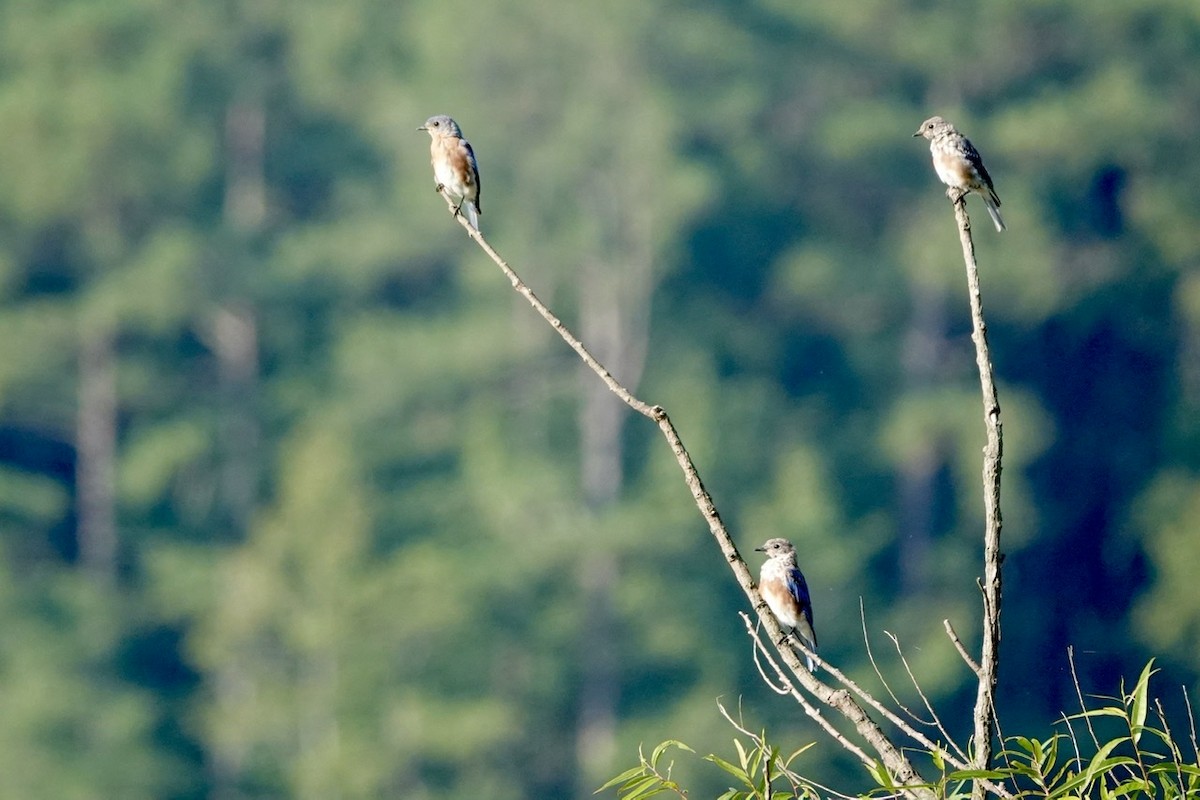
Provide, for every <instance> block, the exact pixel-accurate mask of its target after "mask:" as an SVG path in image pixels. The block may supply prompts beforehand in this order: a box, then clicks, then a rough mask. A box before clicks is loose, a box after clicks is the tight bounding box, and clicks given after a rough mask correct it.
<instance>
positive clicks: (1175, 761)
mask: <svg viewBox="0 0 1200 800" xmlns="http://www.w3.org/2000/svg"><path fill="white" fill-rule="evenodd" d="M1153 664H1154V662H1153V661H1151V662H1149V663H1147V664H1146V666H1145V668H1144V669H1143V670H1142V673H1141V675H1140V676H1139V677H1138V680H1137V683H1136V684H1135V685H1134V686H1133V688H1132V689H1131V690H1130V691H1128V692H1125V691H1124V689H1122V693H1121V696H1120V697H1113V698H1102V699H1108V700H1110V701H1111V704H1110V705H1104V706H1101V707H1099V708H1092V709H1086V710H1084V711H1082V712H1080V713H1078V714H1073V715H1070V716H1064V718H1063V722H1062V723H1061V724H1062V725H1063V727H1065V728H1066V729H1067V731H1066V732H1065V733H1056V734H1053V735H1052V736H1050V737H1049V738H1047V739H1035V738H1028V737H1025V736H1010V737H1007V738H1006V739H1005V747H1004V749H1003V750H1002V751H1001V752H1000V753H999V754H998V755H997V756H996V759H995V761H996V763H995V765H994V766H993V768H992V769H986V770H974V769H967V770H959V769H955V770H949V769H947V763H946V760H945V758H944V757H943V754H942V752H941V751H940V750H932V751H928V752H926V753H925V755H926V756H927V757H928V758H929V760H930V762H931V763H932V765H933V767H934V768H935V769H936V770H937V772H938V773H939V777H938V779H937V781H936V782H934V783H932V784H929V785H927V786H925V787H923V788H928V789H931V790H933V792H934V795H935V796H936V797H938V798H945V800H960V799H961V798H966V797H970V796H971V794H972V788H973V786H974V784H975V783H976V782H977V781H981V780H982V781H988V782H991V784H992V785H995V786H1001V787H1003V788H1004V789H1005V790H1006V791H1007V792H1009V793H1010V794H1011V796H1013V797H1029V798H1047V800H1060V799H1061V800H1080V799H1081V798H1084V797H1101V798H1121V797H1163V798H1184V797H1192V796H1194V795H1195V794H1196V793H1197V792H1198V791H1200V752H1198V751H1197V750H1196V749H1195V721H1194V720H1193V719H1192V718H1191V717H1190V716H1189V719H1188V726H1189V727H1188V730H1189V731H1190V732H1191V736H1192V741H1191V743H1190V747H1191V752H1192V755H1191V757H1189V756H1186V755H1185V754H1184V748H1185V747H1188V746H1189V745H1188V744H1186V743H1184V742H1180V741H1179V740H1178V739H1176V738H1175V735H1174V734H1173V733H1172V731H1171V729H1170V727H1169V726H1168V723H1167V719H1166V715H1165V713H1164V712H1163V709H1162V704H1161V702H1160V701H1158V700H1156V699H1155V698H1153V697H1152V696H1151V695H1150V677H1151V676H1152V675H1153V674H1154V672H1155V670H1153V669H1152V667H1153ZM1152 707H1153V708H1154V710H1155V713H1156V715H1157V718H1158V723H1157V725H1154V724H1147V718H1148V715H1149V714H1150V710H1151V708H1152ZM1105 719H1113V720H1117V721H1118V722H1119V723H1120V725H1121V727H1122V728H1123V729H1124V730H1123V732H1118V733H1117V734H1116V735H1113V738H1110V739H1105V740H1103V741H1102V740H1101V738H1098V735H1097V731H1096V723H1098V722H1100V721H1102V720H1105ZM1001 722H1002V721H1001ZM1080 723H1082V724H1080ZM739 732H740V733H741V734H742V736H741V737H740V738H736V739H734V746H735V748H736V750H737V756H738V760H737V763H731V762H729V761H726V760H725V759H723V758H721V757H720V756H716V755H708V756H705V757H704V760H706V761H711V762H712V763H714V764H716V765H717V766H718V767H720V768H721V769H722V770H724V771H725V772H726V773H728V774H729V775H731V776H733V777H734V779H735V780H736V781H737V782H738V784H739V786H740V787H744V788H738V789H730V790H729V791H728V792H726V793H725V794H723V795H721V800H774V799H775V798H806V797H814V798H815V797H819V796H820V795H819V793H818V791H817V787H815V786H812V785H811V784H809V783H808V781H807V780H806V779H805V778H804V777H802V776H800V775H798V774H796V773H794V772H793V771H791V770H790V769H789V766H790V764H791V763H792V761H793V760H794V759H795V758H796V757H797V756H798V755H800V753H803V752H804V751H806V750H807V749H808V747H810V746H811V745H809V746H805V747H802V748H801V749H800V750H797V751H796V752H794V753H792V754H791V755H790V756H788V757H787V758H781V757H780V751H779V749H778V748H777V747H772V746H769V745H768V743H767V734H766V732H765V731H763V732H762V733H760V734H758V735H753V734H749V733H747V732H746V731H745V730H743V729H740V728H739ZM1101 735H1107V734H1101ZM671 748H674V749H678V750H681V751H685V752H688V753H692V752H694V751H693V750H692V748H690V747H688V746H687V745H686V744H683V743H682V742H679V741H676V740H673V739H672V740H668V741H665V742H663V743H662V744H660V745H659V746H658V747H656V748H654V751H653V752H652V753H651V755H650V757H649V758H646V757H645V755H644V754H643V753H642V751H641V749H640V748H639V750H638V761H639V764H638V766H636V767H632V768H630V769H628V770H626V771H625V772H622V773H621V774H620V775H618V776H616V777H615V778H613V779H612V780H610V781H609V782H608V783H606V784H604V785H603V786H601V787H600V788H599V789H598V790H597V791H596V793H597V794H599V793H600V792H603V791H606V790H608V789H614V788H615V789H616V790H617V796H618V797H620V798H621V800H632V799H633V798H642V797H652V796H654V795H655V794H660V793H665V792H673V793H674V794H676V795H677V796H679V797H687V796H688V790H687V789H685V788H684V787H682V786H680V785H679V784H678V783H677V782H675V781H674V780H672V779H671V767H672V766H673V765H670V764H669V765H667V766H666V767H665V768H660V766H659V761H660V759H661V757H662V755H663V753H665V752H666V751H667V750H668V749H671ZM963 749H964V750H965V748H963ZM868 772H869V773H870V774H871V777H872V778H873V780H874V781H875V783H876V784H878V786H879V788H878V789H877V790H875V791H872V792H867V793H865V794H862V795H860V796H862V797H892V796H895V795H896V793H897V791H898V790H899V789H901V788H917V787H899V786H898V785H897V784H896V783H895V781H894V780H893V778H892V776H891V774H890V773H889V772H888V771H887V769H886V768H884V766H883V765H882V764H881V763H879V762H875V763H874V764H873V765H872V766H871V767H870V768H868ZM773 779H782V781H781V782H784V783H786V784H787V785H788V790H786V791H774V790H773V789H772V780H773Z"/></svg>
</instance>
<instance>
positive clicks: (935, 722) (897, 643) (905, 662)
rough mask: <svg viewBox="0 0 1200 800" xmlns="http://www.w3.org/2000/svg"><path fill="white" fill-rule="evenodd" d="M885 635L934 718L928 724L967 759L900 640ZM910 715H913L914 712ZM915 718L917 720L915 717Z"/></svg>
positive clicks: (891, 635)
mask: <svg viewBox="0 0 1200 800" xmlns="http://www.w3.org/2000/svg"><path fill="white" fill-rule="evenodd" d="M884 633H885V634H886V635H887V637H888V638H889V639H891V640H892V644H893V645H895V646H896V655H898V656H900V663H901V664H903V665H904V671H905V672H906V673H908V679H909V681H911V682H912V685H913V688H914V689H916V690H917V695H918V696H919V697H920V698H921V702H922V703H924V704H925V710H926V711H928V712H929V716H930V717H932V718H933V722H931V723H926V724H929V725H934V726H936V727H937V729H938V731H939V732H940V733H941V734H942V736H944V737H945V738H946V741H947V742H948V743H949V744H950V746H951V747H953V748H954V749H955V750H956V751H957V752H958V754H959V756H961V757H963V758H966V753H964V752H963V751H962V748H961V747H959V746H958V743H957V742H955V741H954V737H952V736H951V735H950V732H949V731H947V730H946V728H945V726H944V725H942V718H941V717H939V716H938V713H937V711H935V710H934V708H933V703H931V702H929V698H928V697H926V696H925V692H924V690H922V689H921V684H920V683H918V682H917V676H916V675H914V674H913V671H912V667H911V666H910V665H909V663H908V658H906V657H905V655H904V651H903V650H901V649H900V640H899V639H897V638H896V636H895V635H894V634H892V633H890V632H888V631H884ZM909 713H910V714H911V713H912V712H909ZM913 718H914V719H916V717H915V715H914V717H913ZM943 749H944V748H943Z"/></svg>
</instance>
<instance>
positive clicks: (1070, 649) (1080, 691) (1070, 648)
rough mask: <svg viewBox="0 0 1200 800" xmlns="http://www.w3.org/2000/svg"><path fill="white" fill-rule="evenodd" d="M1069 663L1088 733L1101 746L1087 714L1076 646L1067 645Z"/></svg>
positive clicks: (1096, 744) (1093, 742) (1097, 745)
mask: <svg viewBox="0 0 1200 800" xmlns="http://www.w3.org/2000/svg"><path fill="white" fill-rule="evenodd" d="M1067 663H1069V664H1070V665H1071V683H1073V684H1075V696H1076V697H1078V698H1079V710H1080V711H1082V712H1084V716H1083V721H1084V724H1086V725H1087V729H1088V733H1089V734H1091V737H1092V744H1094V745H1095V746H1096V748H1097V749H1099V748H1100V739H1099V737H1097V736H1096V729H1095V728H1093V727H1092V718H1091V717H1089V716H1087V710H1088V708H1087V703H1085V702H1084V699H1083V687H1081V686H1080V685H1079V673H1077V672H1076V671H1075V646H1074V645H1068V646H1067Z"/></svg>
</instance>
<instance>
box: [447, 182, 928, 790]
mask: <svg viewBox="0 0 1200 800" xmlns="http://www.w3.org/2000/svg"><path fill="white" fill-rule="evenodd" d="M441 195H442V198H443V199H444V200H445V201H446V203H447V205H448V206H449V208H450V212H451V214H453V215H454V216H455V217H456V219H457V220H458V223H459V224H460V225H462V226H463V229H464V230H466V231H467V234H468V235H469V236H470V237H471V238H472V239H474V240H475V242H476V243H477V244H478V245H479V246H480V247H481V248H482V249H483V251H484V252H485V253H487V254H488V256H489V257H490V258H491V259H492V261H494V262H495V263H496V266H498V267H499V268H500V269H501V271H502V272H503V273H504V275H505V277H507V278H508V280H509V282H510V283H511V284H512V287H513V289H515V290H516V291H517V293H518V294H520V295H521V296H522V297H524V298H525V300H526V301H528V303H529V304H530V305H531V306H533V309H534V310H535V311H537V313H538V314H539V315H540V316H541V317H542V318H543V319H544V320H546V322H547V323H548V324H549V325H550V326H551V327H552V328H554V330H555V331H557V333H558V335H559V336H560V337H562V339H563V341H565V342H566V343H567V345H568V346H569V347H570V348H571V349H572V350H574V351H575V353H576V354H577V355H578V356H579V358H580V359H582V360H583V362H584V363H585V364H586V365H587V366H588V367H589V368H590V369H591V370H592V371H593V372H595V373H596V375H597V376H599V378H600V379H601V380H602V381H604V384H605V385H606V386H607V387H608V388H609V390H611V391H612V393H613V394H615V395H616V396H617V397H618V398H620V400H621V401H622V402H623V403H625V404H626V405H627V406H629V407H630V408H631V409H633V410H634V411H636V412H637V413H639V414H641V415H642V416H645V417H648V418H649V419H651V420H653V421H654V422H655V423H656V424H657V425H658V428H659V430H660V431H661V432H662V434H663V436H664V437H665V438H666V440H667V444H668V446H669V447H670V448H671V452H672V453H673V454H674V455H675V460H676V462H677V463H678V464H679V468H680V469H681V470H682V471H683V479H684V483H685V484H687V487H688V490H689V491H690V492H691V493H692V499H693V500H694V501H695V503H696V507H697V508H698V509H699V510H700V514H701V516H703V517H704V520H705V522H706V523H707V524H708V529H709V532H710V533H711V534H712V536H713V538H714V539H716V541H717V545H718V547H720V549H721V553H722V554H723V555H724V557H725V560H726V562H727V563H728V564H729V568H730V569H731V570H732V571H733V575H734V578H735V579H736V580H737V582H738V584H739V585H740V586H741V587H742V591H743V592H745V594H746V597H747V599H749V601H750V605H751V607H752V608H754V610H755V612H756V613H757V614H758V615H759V619H760V620H762V622H763V625H764V626H765V627H766V630H767V633H768V635H769V636H770V637H771V640H772V641H774V642H779V641H782V640H783V638H784V637H783V631H782V630H781V629H780V627H779V623H778V622H777V621H776V619H775V617H774V615H772V614H771V613H770V612H769V611H767V605H766V603H765V602H763V599H762V596H761V595H760V594H759V592H758V587H757V586H756V585H755V583H754V579H753V578H752V577H751V574H750V570H749V568H748V567H747V566H746V562H745V561H743V560H742V556H741V554H740V553H739V552H738V549H737V546H736V545H735V544H734V543H733V538H732V537H731V536H730V535H729V531H728V530H727V529H726V527H725V523H724V522H723V521H722V520H721V515H720V514H719V513H718V512H717V508H716V505H715V504H714V503H713V500H712V497H711V496H710V495H709V493H708V490H707V489H705V488H704V483H703V481H701V479H700V474H699V472H698V471H697V469H696V465H695V464H694V463H693V462H692V457H691V455H690V454H689V453H688V451H687V448H685V447H684V446H683V441H682V440H681V439H680V437H679V433H678V431H676V430H675V426H674V425H673V424H672V423H671V419H670V417H668V416H667V412H666V411H665V410H664V409H663V408H662V407H660V406H652V405H650V404H648V403H645V402H643V401H642V400H639V399H638V398H636V397H634V396H633V394H632V393H630V392H629V390H628V389H626V388H625V387H624V386H622V385H621V383H620V382H618V381H617V379H616V378H614V377H613V376H612V374H611V373H610V372H609V371H608V370H607V369H605V367H604V365H603V364H601V363H600V362H599V361H598V360H597V359H596V358H595V357H594V356H593V355H592V354H591V353H590V352H588V350H587V348H586V347H584V345H583V343H582V342H581V341H579V339H578V338H577V337H576V336H575V335H574V334H573V333H572V332H571V331H570V329H568V328H567V326H566V325H564V324H563V323H562V321H561V320H560V319H559V318H558V317H556V316H555V315H554V313H553V312H551V311H550V309H549V308H548V307H547V306H546V304H545V303H543V302H542V301H541V300H540V299H538V297H537V295H535V294H534V293H533V291H532V290H531V289H530V288H529V287H528V286H526V285H525V283H524V281H522V280H521V278H520V277H519V276H518V275H517V273H516V272H515V271H514V270H513V269H512V267H510V266H509V265H508V263H507V262H505V261H504V259H503V258H501V257H500V255H499V254H498V253H497V252H496V251H495V250H494V249H493V248H492V246H491V245H490V244H488V242H487V240H486V239H484V238H483V234H481V233H480V232H479V231H478V230H476V229H475V228H473V227H472V226H471V224H470V223H469V222H468V221H467V219H466V218H465V217H463V216H461V215H460V214H458V212H457V211H456V209H455V204H454V201H453V200H451V198H450V196H449V194H448V193H447V192H446V190H445V189H442V190H441ZM779 652H780V655H781V657H782V658H783V662H784V663H785V664H787V666H788V669H790V670H791V671H792V673H793V674H794V675H795V676H796V677H797V679H798V680H799V681H800V682H801V683H802V684H803V685H804V688H805V689H807V690H808V691H809V692H811V693H812V694H813V696H814V697H816V698H817V699H818V700H820V701H821V702H822V703H824V704H825V705H827V706H829V707H830V708H832V709H834V710H836V711H837V712H838V713H839V714H841V715H842V716H843V717H845V718H846V719H847V720H848V721H849V722H850V723H851V724H852V725H854V727H855V729H856V730H857V732H858V735H859V736H861V737H862V738H863V740H864V741H866V742H867V743H868V744H869V745H870V746H871V748H872V749H873V750H875V752H876V753H878V754H879V760H880V762H881V763H882V764H883V766H884V767H885V768H886V769H887V770H888V772H889V773H890V774H891V775H892V776H893V780H894V781H895V782H896V784H897V785H898V786H900V787H902V789H903V790H904V792H905V793H906V794H907V795H909V796H911V797H914V798H922V800H924V798H932V797H933V792H932V791H931V790H930V789H929V788H927V786H928V785H927V783H926V781H925V780H924V779H923V778H922V777H921V775H920V774H919V773H918V772H917V770H916V769H915V768H914V767H913V766H912V764H911V763H910V762H909V760H908V758H907V756H905V754H904V753H903V751H901V749H900V748H898V747H897V746H896V745H895V744H893V743H892V742H891V740H889V739H888V738H887V736H886V735H885V734H884V732H883V730H882V729H881V728H880V727H879V725H878V723H876V722H875V721H874V720H873V719H871V718H870V716H868V715H867V713H866V712H865V711H864V710H863V709H862V707H861V706H859V705H858V704H857V703H855V702H854V700H853V699H852V698H851V696H850V693H849V692H847V691H845V690H836V689H834V688H832V687H830V686H827V685H825V684H823V683H821V682H820V681H818V680H817V679H816V678H815V677H813V675H812V673H810V672H809V671H808V670H807V669H805V668H804V666H803V665H802V664H801V663H800V661H799V659H798V658H797V655H796V653H795V652H794V651H793V650H792V648H790V647H787V648H782V649H781V650H780V651H779ZM805 710H806V711H807V712H808V713H809V716H813V717H814V718H819V717H820V714H819V712H817V711H816V709H815V708H814V709H812V710H811V711H809V710H808V709H807V708H806V709H805Z"/></svg>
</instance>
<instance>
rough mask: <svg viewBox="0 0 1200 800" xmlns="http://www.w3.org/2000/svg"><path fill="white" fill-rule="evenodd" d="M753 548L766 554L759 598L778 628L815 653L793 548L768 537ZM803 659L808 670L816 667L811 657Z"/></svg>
mask: <svg viewBox="0 0 1200 800" xmlns="http://www.w3.org/2000/svg"><path fill="white" fill-rule="evenodd" d="M754 549H755V550H757V551H759V552H761V553H766V554H767V560H766V561H764V562H763V565H762V572H760V573H759V575H758V591H759V592H761V593H762V596H763V600H766V601H767V606H768V607H769V608H770V609H771V613H772V614H774V615H775V619H777V620H779V624H780V625H781V626H782V627H784V628H790V629H791V632H792V633H794V634H796V636H797V637H798V638H799V639H800V642H801V643H802V644H803V645H804V646H805V647H807V648H808V649H809V650H811V651H812V652H814V653H815V652H817V634H816V632H815V631H814V630H813V616H812V601H811V600H810V599H809V596H808V584H807V583H805V581H804V575H803V574H802V573H801V572H800V568H799V567H797V566H796V548H795V547H794V546H792V543H791V542H789V541H788V540H787V539H768V540H767V541H766V543H765V544H763V546H762V547H756V548H754ZM805 660H806V661H807V662H808V670H809V672H812V671H813V670H815V669H816V668H817V665H816V662H814V661H813V659H812V657H811V656H805Z"/></svg>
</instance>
